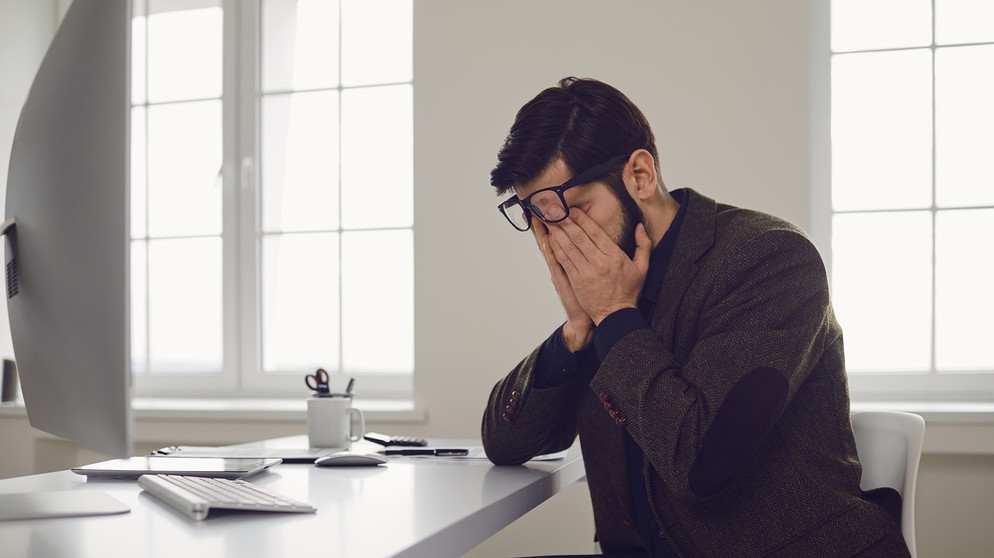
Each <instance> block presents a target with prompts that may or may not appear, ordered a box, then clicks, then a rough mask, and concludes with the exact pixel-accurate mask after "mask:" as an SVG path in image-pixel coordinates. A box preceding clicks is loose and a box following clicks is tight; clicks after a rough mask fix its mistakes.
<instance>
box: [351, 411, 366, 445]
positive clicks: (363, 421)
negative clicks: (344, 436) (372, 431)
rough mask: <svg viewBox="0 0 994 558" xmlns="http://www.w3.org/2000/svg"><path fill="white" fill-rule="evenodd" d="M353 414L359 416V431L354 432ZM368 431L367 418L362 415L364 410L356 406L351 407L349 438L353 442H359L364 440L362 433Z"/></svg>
mask: <svg viewBox="0 0 994 558" xmlns="http://www.w3.org/2000/svg"><path fill="white" fill-rule="evenodd" d="M352 415H358V416H359V433H358V434H353V433H352V425H353V424H355V421H354V420H353V419H352ZM365 433H366V418H365V417H364V416H363V415H362V411H361V410H359V409H356V408H355V407H349V440H350V441H352V442H358V441H359V440H362V435H363V434H365Z"/></svg>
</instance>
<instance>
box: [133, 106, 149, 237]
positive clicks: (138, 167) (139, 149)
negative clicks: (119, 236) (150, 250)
mask: <svg viewBox="0 0 994 558" xmlns="http://www.w3.org/2000/svg"><path fill="white" fill-rule="evenodd" d="M145 113H146V109H145V107H135V108H133V109H131V237H132V238H143V237H145V236H146V235H147V234H148V207H147V203H148V198H147V197H146V196H147V195H148V182H147V181H146V180H145V177H146V174H145V173H146V172H147V170H148V169H147V168H146V163H147V159H146V156H147V154H148V153H147V152H146V147H145V133H146V131H147V129H146V126H145Z"/></svg>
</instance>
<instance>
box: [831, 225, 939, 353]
mask: <svg viewBox="0 0 994 558" xmlns="http://www.w3.org/2000/svg"><path fill="white" fill-rule="evenodd" d="M832 254H833V261H832V296H833V300H834V306H835V310H836V313H837V315H838V319H839V322H840V323H841V324H842V329H843V332H844V333H845V344H846V367H847V368H848V370H849V372H851V373H852V372H871V371H907V372H912V371H927V370H929V368H930V367H931V347H932V343H931V330H932V303H931V300H932V220H931V213H930V212H927V211H914V212H897V213H859V214H838V215H835V216H834V218H833V221H832Z"/></svg>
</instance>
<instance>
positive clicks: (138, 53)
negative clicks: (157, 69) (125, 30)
mask: <svg viewBox="0 0 994 558" xmlns="http://www.w3.org/2000/svg"><path fill="white" fill-rule="evenodd" d="M144 5H145V2H144V1H142V0H136V1H135V13H137V10H138V9H142V8H144ZM145 24H146V19H145V16H135V17H133V18H132V20H131V103H132V104H136V105H139V104H143V103H145V101H146V97H145V80H146V79H147V78H148V76H146V75H145V71H146V68H145V63H146V62H147V60H146V56H147V53H146V50H145V47H146V46H147V44H146V41H147V40H148V36H147V35H146V28H145Z"/></svg>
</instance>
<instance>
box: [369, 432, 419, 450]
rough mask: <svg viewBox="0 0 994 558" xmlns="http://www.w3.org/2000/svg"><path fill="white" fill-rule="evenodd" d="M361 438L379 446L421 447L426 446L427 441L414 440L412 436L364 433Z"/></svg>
mask: <svg viewBox="0 0 994 558" xmlns="http://www.w3.org/2000/svg"><path fill="white" fill-rule="evenodd" d="M363 438H365V439H367V440H369V441H370V442H375V443H377V444H379V445H381V446H416V447H422V446H427V445H428V440H425V439H424V438H415V437H413V436H388V435H387V434H380V433H379V432H366V434H365V436H363Z"/></svg>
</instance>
